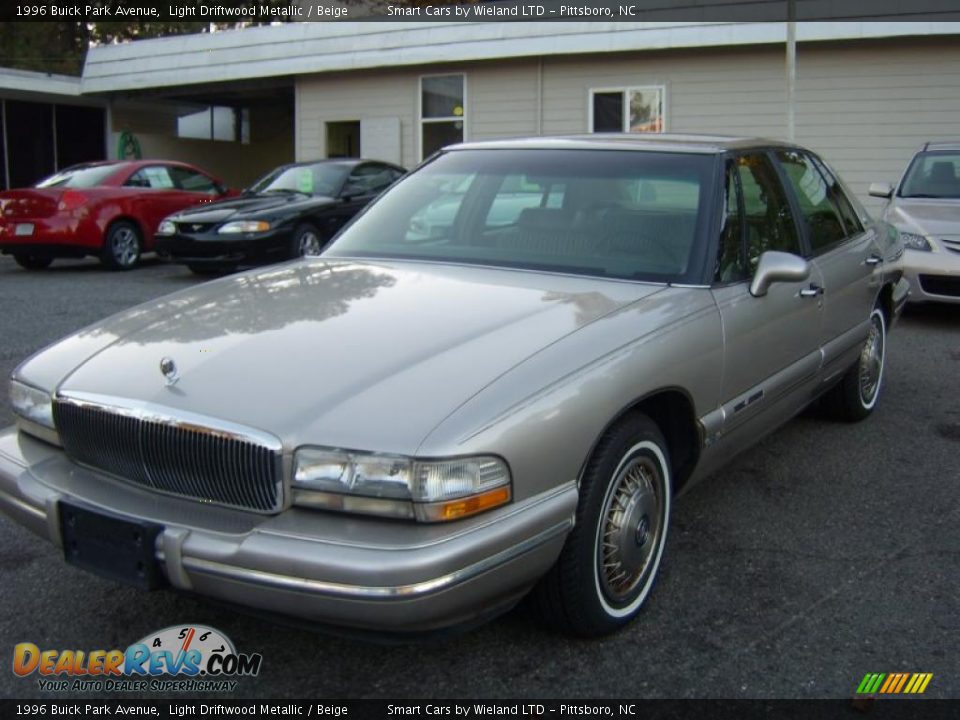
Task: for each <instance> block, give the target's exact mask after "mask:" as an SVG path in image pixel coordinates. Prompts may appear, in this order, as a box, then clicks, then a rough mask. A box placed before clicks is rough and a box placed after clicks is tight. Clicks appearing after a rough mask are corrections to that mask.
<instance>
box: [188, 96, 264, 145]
mask: <svg viewBox="0 0 960 720" xmlns="http://www.w3.org/2000/svg"><path fill="white" fill-rule="evenodd" d="M177 137H180V138H191V139H194V140H223V141H225V142H240V143H243V144H248V143H249V142H250V111H249V110H247V109H245V108H244V109H235V108H232V107H223V106H219V105H211V106H210V107H205V108H204V109H203V110H200V111H198V112H192V113H189V114H187V115H181V116H180V117H178V118H177Z"/></svg>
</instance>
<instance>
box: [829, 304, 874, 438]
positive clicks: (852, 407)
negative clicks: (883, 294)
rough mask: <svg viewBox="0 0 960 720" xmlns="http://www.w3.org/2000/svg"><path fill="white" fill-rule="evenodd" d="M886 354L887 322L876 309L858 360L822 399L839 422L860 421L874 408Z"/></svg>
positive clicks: (871, 316)
mask: <svg viewBox="0 0 960 720" xmlns="http://www.w3.org/2000/svg"><path fill="white" fill-rule="evenodd" d="M886 353H887V319H886V316H885V315H884V314H883V310H881V309H880V308H878V307H875V308H874V309H873V312H871V313H870V330H869V333H868V334H867V339H866V340H865V341H864V343H863V347H862V348H861V350H860V357H859V358H858V359H857V362H856V364H855V365H853V366H852V367H851V368H850V369H849V370H847V372H846V374H845V375H844V376H843V379H842V380H841V381H840V382H839V384H838V385H837V386H836V387H834V388H833V389H832V390H831V391H830V392H829V393H827V395H826V396H825V397H824V404H825V405H826V407H827V409H828V410H829V411H830V413H831V414H832V415H834V416H835V417H837V418H839V419H840V420H846V421H848V422H857V421H858V420H863V419H864V418H866V417H867V416H868V415H870V413H872V412H873V409H874V408H875V407H876V405H877V400H879V398H880V390H881V388H882V387H883V367H884V363H885V360H886Z"/></svg>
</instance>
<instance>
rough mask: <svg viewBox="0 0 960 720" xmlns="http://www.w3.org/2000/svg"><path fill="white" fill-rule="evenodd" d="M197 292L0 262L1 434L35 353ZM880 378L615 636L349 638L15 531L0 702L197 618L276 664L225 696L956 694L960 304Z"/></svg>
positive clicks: (672, 550) (752, 460)
mask: <svg viewBox="0 0 960 720" xmlns="http://www.w3.org/2000/svg"><path fill="white" fill-rule="evenodd" d="M195 282H198V281H197V280H196V279H195V278H194V277H193V276H191V275H190V273H189V272H187V271H186V270H185V269H183V268H180V267H178V266H170V265H164V264H161V263H158V262H156V261H148V262H147V263H146V265H145V266H144V267H142V268H140V269H138V270H135V271H132V272H127V273H111V272H107V271H105V270H103V269H101V267H100V265H99V264H98V263H97V262H95V261H93V260H90V261H58V262H55V263H54V264H53V266H52V267H51V268H50V269H48V270H46V271H43V272H26V271H23V270H21V269H20V268H18V267H17V266H16V265H15V264H14V263H13V261H12V260H11V259H10V258H7V257H0V378H4V382H3V384H2V385H0V387H2V389H0V426H5V425H9V424H10V423H11V422H12V421H13V416H12V412H11V410H10V406H9V399H8V389H7V386H6V382H5V378H6V377H8V376H9V374H10V372H11V371H12V370H13V368H14V367H15V366H16V365H17V363H18V362H19V361H20V360H22V359H23V358H24V357H26V356H27V355H28V354H30V353H32V352H34V351H35V350H38V349H39V348H41V347H43V346H45V345H47V344H48V343H50V342H53V341H55V340H56V339H57V338H59V337H61V336H63V335H65V334H67V333H69V332H71V331H74V330H76V329H78V328H80V327H82V326H84V325H86V324H88V323H91V322H94V321H96V320H98V319H100V318H102V317H105V316H107V315H109V314H111V313H113V312H116V311H119V310H121V309H123V308H126V307H129V306H131V305H134V304H137V303H140V302H144V301H147V300H149V299H151V298H154V297H158V296H160V295H163V294H165V293H168V292H172V291H175V290H178V289H181V288H184V287H187V286H189V285H190V284H192V283H195ZM884 382H885V387H884V389H883V395H882V397H881V400H880V404H879V407H878V409H877V411H876V412H875V413H874V415H873V416H872V417H871V418H870V419H868V420H867V421H866V422H864V423H860V424H856V425H846V424H840V423H836V422H832V421H828V420H824V419H822V418H820V417H819V416H818V415H817V414H816V413H813V412H808V413H806V414H805V415H803V416H801V417H800V418H797V419H795V420H793V421H792V422H790V423H789V424H788V425H786V426H785V427H783V428H781V429H780V430H778V431H777V432H775V433H774V434H773V435H771V436H769V437H768V438H767V439H766V440H764V441H763V442H761V443H760V444H759V445H757V446H755V447H754V448H753V449H752V450H750V451H748V452H747V453H745V454H743V455H741V456H740V457H739V458H738V459H737V460H735V461H734V462H733V464H731V465H729V466H728V467H727V468H726V469H724V470H723V471H721V472H720V473H718V474H717V475H715V476H714V477H712V478H710V479H709V480H707V481H705V482H704V483H702V484H700V485H698V486H697V487H696V488H694V489H693V490H691V491H690V492H689V493H687V494H686V495H684V496H683V497H682V498H681V499H680V500H679V501H678V502H677V503H676V504H675V506H674V512H675V514H674V518H673V525H672V527H671V530H670V535H669V537H668V541H667V548H666V554H665V557H664V564H663V567H662V570H661V575H660V579H659V582H658V585H657V587H656V588H655V589H654V592H653V594H652V596H651V598H650V600H649V602H648V604H647V607H646V608H645V610H644V611H643V613H642V614H641V616H640V618H639V619H638V621H637V622H635V623H634V624H633V625H631V626H630V627H629V628H627V629H626V630H624V631H622V632H620V633H619V634H617V635H615V636H613V637H610V638H607V639H604V640H595V641H582V640H572V639H569V638H565V637H560V636H557V635H553V634H551V633H550V632H549V631H547V630H545V629H543V628H541V627H540V626H539V625H538V624H537V622H536V618H535V617H533V616H532V615H531V613H530V612H529V611H528V610H527V608H526V607H524V606H521V607H519V608H518V609H516V610H514V611H512V612H511V613H509V614H507V615H506V616H503V617H501V618H499V619H497V620H495V621H493V622H492V623H490V624H488V625H485V626H483V627H480V628H478V629H476V630H473V631H471V632H468V633H466V634H463V635H459V636H456V637H453V638H448V639H444V640H434V641H430V642H422V643H415V644H378V643H370V642H365V641H359V640H354V639H345V638H340V637H333V636H330V635H327V634H323V633H318V632H314V631H310V630H307V629H304V628H301V627H294V626H287V625H278V624H275V623H273V622H267V621H265V620H263V619H259V618H255V617H252V616H249V615H244V614H240V613H238V612H236V611H234V610H231V609H226V608H223V607H221V606H217V605H212V604H210V603H208V602H207V601H205V600H202V599H198V598H193V597H188V596H185V595H180V594H176V593H174V592H172V591H158V592H154V593H144V592H140V591H137V590H133V589H129V588H127V587H123V586H119V585H116V584H114V583H112V582H109V581H107V580H102V579H100V578H98V577H95V576H92V575H89V574H87V573H85V572H83V571H80V570H77V569H75V568H73V567H69V566H66V565H65V564H64V563H63V561H62V559H61V557H60V554H59V552H58V551H57V550H56V549H54V548H53V547H52V546H50V545H48V544H47V543H46V542H43V541H41V540H40V539H38V538H37V537H35V536H34V535H32V534H31V533H29V532H28V531H26V530H24V529H22V528H20V527H19V526H17V525H15V524H14V523H13V522H12V521H10V520H8V519H6V517H0V607H2V611H0V697H4V698H26V697H48V698H60V699H62V698H63V695H60V694H54V693H45V692H41V691H40V690H39V687H38V684H37V679H36V675H34V676H31V677H30V678H25V679H22V678H19V677H17V676H15V675H14V673H13V672H12V671H11V670H10V669H9V668H10V667H11V665H10V662H11V658H12V653H13V647H14V645H15V644H16V643H19V642H32V643H34V644H36V645H38V646H39V647H40V648H43V649H47V648H49V649H84V650H92V649H111V648H125V647H127V645H129V644H130V643H132V642H134V641H136V640H138V639H140V638H142V637H144V636H146V635H148V634H149V633H152V632H153V631H157V630H160V629H162V628H165V627H168V626H173V625H181V624H189V623H200V624H205V625H210V626H213V627H215V628H217V629H219V630H221V631H222V632H223V633H225V634H226V635H228V636H229V637H230V638H232V640H233V641H234V643H235V644H236V646H237V648H238V650H241V651H242V652H248V653H249V652H259V653H262V655H263V664H262V669H261V672H260V674H259V676H257V677H255V678H245V679H243V680H242V681H241V682H240V683H239V685H238V687H237V689H236V691H235V692H234V693H231V694H229V695H224V696H223V697H231V698H246V697H258V698H285V697H290V698H294V697H313V698H320V697H325V698H365V697H370V698H438V699H439V698H517V699H534V698H556V699H561V698H627V697H629V698H660V697H668V698H716V697H719V698H821V697H827V698H849V697H852V696H853V694H854V692H855V690H856V688H857V685H858V684H859V683H860V681H861V679H862V678H863V677H864V674H865V673H868V672H883V673H892V672H911V673H912V672H929V673H933V679H932V681H931V683H930V685H929V687H928V688H927V691H926V693H925V695H926V696H927V697H934V698H958V697H960V653H958V652H957V647H958V640H960V592H958V591H960V532H958V530H957V528H958V525H960V499H958V492H957V489H958V482H960V462H958V452H960V402H958V398H960V392H958V390H960V306H957V307H948V306H942V307H937V306H929V307H919V308H910V309H908V311H907V313H906V315H905V316H904V318H903V319H902V320H901V322H900V323H899V324H898V325H897V326H896V327H895V328H894V330H893V332H892V334H891V336H890V339H889V344H888V356H887V368H886V373H885V376H884ZM237 390H238V392H242V388H238V389H237ZM96 695H97V693H87V694H85V696H86V697H94V696H96ZM106 695H108V696H109V695H113V696H120V697H131V696H130V695H128V694H123V695H118V694H110V693H107V694H106ZM146 696H150V695H149V693H148V694H147V695H146ZM209 697H210V698H215V697H217V696H216V695H210V696H209Z"/></svg>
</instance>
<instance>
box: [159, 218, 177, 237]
mask: <svg viewBox="0 0 960 720" xmlns="http://www.w3.org/2000/svg"><path fill="white" fill-rule="evenodd" d="M176 234H177V226H176V224H175V223H174V222H172V221H171V220H164V221H163V222H162V223H160V227H158V228H157V235H176Z"/></svg>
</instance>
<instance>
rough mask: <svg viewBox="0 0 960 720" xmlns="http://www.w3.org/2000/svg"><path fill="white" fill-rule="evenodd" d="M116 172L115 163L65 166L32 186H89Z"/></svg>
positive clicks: (97, 183) (95, 184)
mask: <svg viewBox="0 0 960 720" xmlns="http://www.w3.org/2000/svg"><path fill="white" fill-rule="evenodd" d="M115 172H117V166H116V165H85V166H81V167H74V168H67V169H66V170H61V171H60V172H58V173H55V174H53V175H51V176H50V177H48V178H44V179H43V180H41V181H40V182H38V183H37V184H36V185H35V186H34V187H38V188H49V187H64V188H90V187H96V186H97V185H99V184H101V183H102V182H103V181H104V180H106V179H107V178H108V177H110V176H111V175H113V174H114V173H115Z"/></svg>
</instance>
